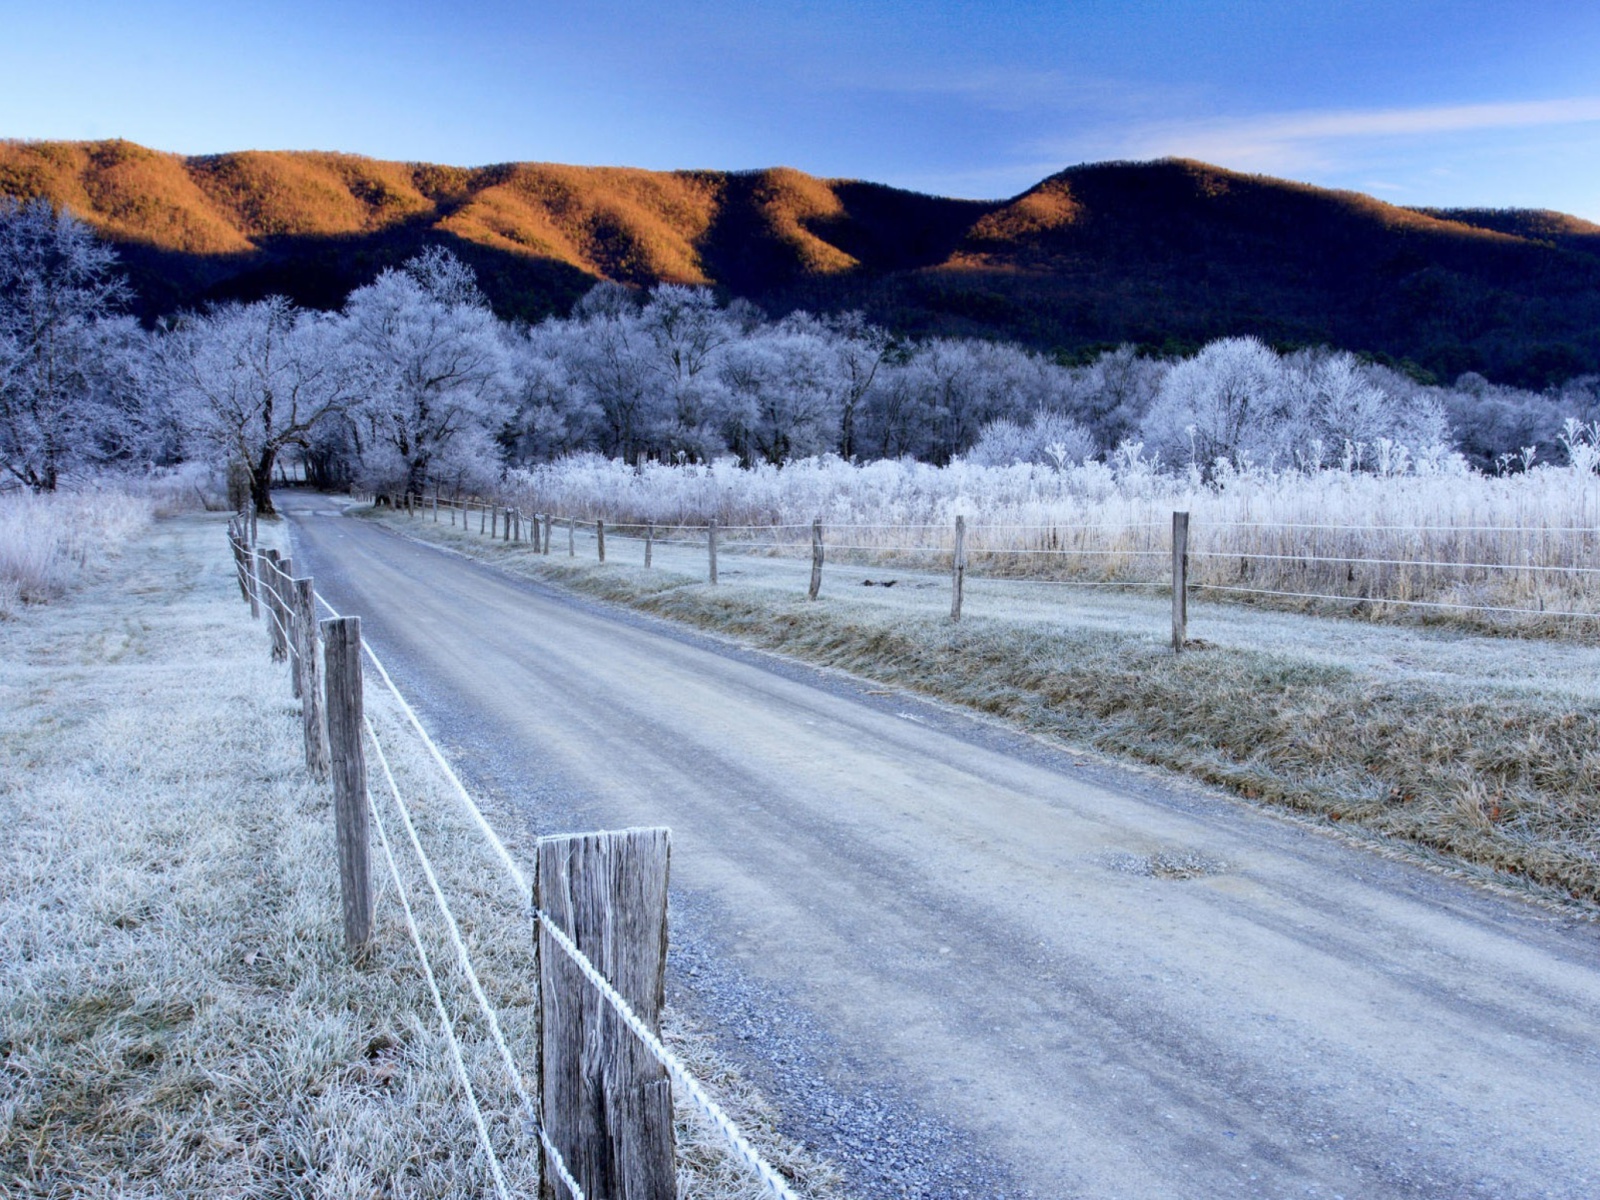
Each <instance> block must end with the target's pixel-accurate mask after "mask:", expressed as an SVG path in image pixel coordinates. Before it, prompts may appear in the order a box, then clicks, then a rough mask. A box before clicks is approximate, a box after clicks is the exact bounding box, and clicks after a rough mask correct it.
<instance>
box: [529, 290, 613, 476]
mask: <svg viewBox="0 0 1600 1200" xmlns="http://www.w3.org/2000/svg"><path fill="white" fill-rule="evenodd" d="M567 329H568V326H567V324H566V323H565V322H550V323H546V324H543V325H537V326H534V327H533V328H532V329H528V330H526V331H524V332H521V333H519V334H514V335H511V336H510V340H509V353H510V356H511V376H512V378H513V380H514V381H515V382H514V384H513V390H512V394H511V401H512V404H513V405H514V406H515V415H514V416H513V417H512V420H511V425H510V428H509V429H508V430H507V434H508V443H509V448H510V451H511V456H512V459H513V460H514V461H515V462H518V463H529V462H549V461H551V460H552V459H556V458H560V457H563V456H564V455H569V454H576V453H578V452H580V451H582V450H587V449H591V448H592V447H594V446H595V445H597V444H598V442H599V439H600V431H601V417H602V414H601V411H600V407H599V405H598V404H596V403H595V402H594V401H593V400H592V399H591V398H590V397H589V394H588V392H587V391H586V390H585V389H584V388H582V387H581V386H579V385H578V383H577V382H576V380H574V378H573V376H572V371H571V367H570V365H569V359H570V357H571V355H570V353H569V351H570V349H571V347H570V346H569V337H568V336H567Z"/></svg>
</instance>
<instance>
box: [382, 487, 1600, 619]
mask: <svg viewBox="0 0 1600 1200" xmlns="http://www.w3.org/2000/svg"><path fill="white" fill-rule="evenodd" d="M397 507H400V505H398V504H397ZM412 511H413V512H414V513H415V512H431V514H432V516H433V519H435V520H439V519H441V518H440V514H441V513H444V514H446V515H447V519H448V520H450V521H451V523H455V522H456V520H457V519H458V516H459V520H460V522H461V525H462V527H463V528H466V529H469V530H470V529H471V528H472V525H471V524H470V523H469V517H470V516H471V515H473V514H476V519H477V522H478V525H479V527H480V528H481V530H482V531H484V532H487V533H489V534H490V535H491V536H499V537H501V538H502V539H503V540H511V541H513V542H515V541H517V540H518V538H517V530H518V529H520V528H524V527H525V528H528V529H531V530H533V531H534V535H533V540H534V542H535V548H536V549H539V550H540V551H541V552H542V553H546V554H548V553H551V546H550V544H549V543H550V540H551V539H552V538H554V537H556V536H557V535H558V534H559V535H561V536H564V539H565V541H564V548H565V551H566V553H567V554H568V555H569V556H570V555H575V554H576V553H577V547H578V545H579V543H580V540H581V542H582V545H583V546H584V547H585V553H590V552H591V551H590V549H589V548H590V547H591V546H592V545H593V544H594V543H595V542H596V541H598V542H599V543H600V544H601V545H602V546H603V545H604V539H605V538H607V537H609V538H611V539H612V546H613V550H614V551H615V550H616V548H617V546H618V543H619V542H620V543H623V544H624V545H626V544H632V543H643V549H642V551H640V550H637V549H636V550H633V551H628V552H627V554H628V557H629V560H630V561H638V559H639V558H640V557H642V558H643V559H644V561H645V562H646V563H647V564H648V563H649V561H650V557H651V554H652V551H653V549H654V548H655V547H662V548H668V549H672V550H675V551H682V550H686V549H689V550H692V549H694V548H697V547H698V548H700V549H702V550H704V551H705V552H706V553H707V555H708V559H709V564H708V569H709V571H710V573H711V574H713V575H714V574H715V571H716V567H715V563H716V561H717V555H719V554H725V555H739V556H744V557H746V558H750V559H754V560H760V559H776V560H783V559H792V560H796V561H798V562H804V561H806V560H807V559H810V560H812V561H813V563H814V570H820V569H821V559H822V558H823V557H825V558H826V561H827V562H828V563H829V564H832V565H835V566H859V567H875V568H880V569H904V570H916V571H941V572H942V571H952V572H953V571H955V569H956V566H957V562H956V559H957V556H958V546H957V533H956V522H955V521H954V520H952V521H951V522H948V523H934V522H926V521H907V522H885V521H862V522H849V523H844V522H820V521H814V522H811V523H801V522H794V521H778V522H773V523H770V524H750V523H741V524H732V525H721V524H719V523H717V522H711V521H707V522H702V523H692V522H675V523H670V524H660V525H657V524H654V523H652V522H649V521H639V520H637V519H632V520H627V521H622V522H610V521H608V520H607V518H605V517H604V516H596V515H583V516H579V515H575V514H557V513H538V514H532V515H528V516H524V515H523V514H522V513H521V510H519V509H517V508H515V507H507V506H500V505H495V504H492V503H486V502H476V501H461V500H450V499H442V498H440V499H436V500H434V501H432V502H431V504H430V505H429V506H428V508H427V509H421V508H417V507H414V508H413V509H412ZM963 524H964V531H963V534H962V535H961V543H960V547H959V555H960V558H961V563H960V567H961V571H962V574H963V575H964V579H965V582H966V584H968V585H970V584H972V583H975V582H978V581H981V580H985V579H990V580H1021V581H1029V582H1036V583H1048V584H1057V585H1067V586H1074V587H1093V588H1101V589H1115V588H1119V587H1120V588H1128V589H1136V590H1149V589H1151V588H1159V587H1163V586H1171V585H1172V582H1173V579H1174V566H1173V561H1172V559H1173V542H1172V535H1171V528H1172V524H1171V514H1167V519H1165V520H1151V519H1142V518H1141V519H1129V520H1127V521H1122V522H1108V521H1090V522H1084V523H1082V524H1072V523H1069V522H1066V521H1061V522H1012V523H1000V522H986V521H984V520H982V519H981V518H978V517H974V518H972V519H968V520H964V521H963ZM496 530H500V531H501V532H500V533H499V534H496V533H495V531H496ZM540 530H542V531H543V541H542V542H540V541H539V538H540V533H539V531H540ZM597 530H603V532H602V533H600V534H599V535H598V537H597V535H596V531H597ZM603 557H604V554H603V552H602V558H603ZM1185 560H1186V561H1185V563H1184V564H1183V574H1184V586H1185V588H1186V590H1188V591H1189V592H1190V593H1191V594H1194V595H1196V596H1202V597H1207V598H1210V599H1214V600H1217V601H1220V602H1244V603H1254V604H1266V605H1271V606H1275V607H1286V608H1293V609H1299V610H1303V611H1330V612H1355V613H1359V614H1360V615H1362V616H1365V617H1367V618H1382V617H1386V616H1402V615H1404V614H1407V613H1411V614H1415V615H1418V616H1421V617H1424V618H1427V617H1429V616H1430V615H1431V616H1433V617H1435V618H1446V617H1448V618H1450V619H1452V620H1457V621H1465V622H1467V623H1469V624H1475V625H1478V626H1482V627H1484V628H1486V629H1490V630H1495V631H1516V632H1536V633H1542V634H1543V633H1561V632H1577V633H1579V634H1582V635H1585V636H1587V635H1592V633H1593V632H1594V624H1593V623H1594V622H1595V621H1596V620H1597V619H1600V589H1597V588H1596V587H1595V583H1596V577H1600V525H1597V526H1594V527H1588V526H1581V525H1571V524H1559V525H1540V524H1538V523H1537V522H1531V523H1530V524H1529V525H1528V526H1515V525H1505V524H1486V523H1482V522H1474V521H1470V520H1468V521H1463V522H1461V523H1450V522H1439V523H1429V522H1426V521H1419V522H1415V523H1401V522H1394V521H1374V522H1371V523H1360V522H1338V521H1328V522H1320V523H1319V522H1307V521H1287V522H1269V521H1248V520H1212V521H1206V522H1199V521H1195V522H1193V523H1192V524H1191V526H1190V535H1189V542H1188V545H1187V549H1186V554H1185Z"/></svg>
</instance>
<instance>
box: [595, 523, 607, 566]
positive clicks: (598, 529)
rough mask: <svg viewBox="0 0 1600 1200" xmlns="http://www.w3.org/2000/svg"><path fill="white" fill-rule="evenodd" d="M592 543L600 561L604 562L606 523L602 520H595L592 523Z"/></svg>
mask: <svg viewBox="0 0 1600 1200" xmlns="http://www.w3.org/2000/svg"><path fill="white" fill-rule="evenodd" d="M594 544H595V549H596V551H597V552H598V553H599V555H600V561H601V562H605V560H606V523H605V522H604V521H596V522H595V523H594Z"/></svg>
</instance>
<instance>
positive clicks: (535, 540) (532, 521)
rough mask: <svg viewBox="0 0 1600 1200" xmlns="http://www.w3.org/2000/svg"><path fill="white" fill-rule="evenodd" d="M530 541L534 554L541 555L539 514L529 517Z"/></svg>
mask: <svg viewBox="0 0 1600 1200" xmlns="http://www.w3.org/2000/svg"><path fill="white" fill-rule="evenodd" d="M528 541H529V543H530V544H531V545H532V546H533V552H534V553H535V554H538V553H539V514H538V513H533V514H531V515H530V516H529V517H528Z"/></svg>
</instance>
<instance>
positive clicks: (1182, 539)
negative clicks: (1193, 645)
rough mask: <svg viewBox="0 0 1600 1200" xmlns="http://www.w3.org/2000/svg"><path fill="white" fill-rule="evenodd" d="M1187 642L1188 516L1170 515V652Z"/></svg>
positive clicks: (1176, 650)
mask: <svg viewBox="0 0 1600 1200" xmlns="http://www.w3.org/2000/svg"><path fill="white" fill-rule="evenodd" d="M1188 640H1189V514H1188V513H1186V512H1175V513H1173V514H1172V652H1173V653H1174V654H1182V653H1183V644H1184V642H1186V641H1188Z"/></svg>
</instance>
